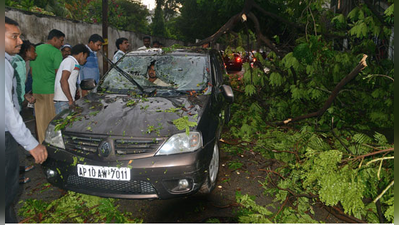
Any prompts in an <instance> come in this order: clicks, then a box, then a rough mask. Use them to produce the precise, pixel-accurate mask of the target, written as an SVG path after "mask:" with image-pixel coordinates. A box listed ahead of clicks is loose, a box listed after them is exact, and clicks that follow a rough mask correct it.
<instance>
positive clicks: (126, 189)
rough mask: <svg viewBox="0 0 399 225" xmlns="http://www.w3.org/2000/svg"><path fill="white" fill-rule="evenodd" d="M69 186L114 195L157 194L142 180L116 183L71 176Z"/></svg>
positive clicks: (150, 185)
mask: <svg viewBox="0 0 399 225" xmlns="http://www.w3.org/2000/svg"><path fill="white" fill-rule="evenodd" d="M67 186H68V187H70V188H79V189H86V190H92V191H97V192H106V193H112V194H156V191H155V189H154V187H153V186H152V184H151V183H149V182H147V181H142V180H132V181H114V180H101V179H93V178H85V177H79V176H76V175H70V176H69V177H68V180H67Z"/></svg>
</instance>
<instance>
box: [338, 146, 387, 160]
mask: <svg viewBox="0 0 399 225" xmlns="http://www.w3.org/2000/svg"><path fill="white" fill-rule="evenodd" d="M394 150H395V149H394V148H388V149H384V150H381V151H376V152H371V153H368V154H364V155H359V156H357V157H356V158H353V159H344V160H342V161H341V162H345V161H349V160H358V159H361V158H364V157H367V156H372V155H378V154H381V153H385V152H392V151H394Z"/></svg>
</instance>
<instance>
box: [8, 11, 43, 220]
mask: <svg viewBox="0 0 399 225" xmlns="http://www.w3.org/2000/svg"><path fill="white" fill-rule="evenodd" d="M18 26H19V25H18V23H17V22H16V21H14V20H12V19H10V18H8V17H5V46H4V49H5V63H4V65H5V79H4V80H5V99H4V106H5V107H4V108H5V110H4V114H5V160H4V161H5V170H6V171H5V182H4V183H5V200H6V208H5V214H6V215H5V222H6V223H17V222H18V221H17V217H16V215H15V212H14V209H13V202H14V201H15V198H16V196H17V192H18V185H19V184H18V178H19V157H18V151H17V148H18V144H17V143H19V144H20V145H21V146H22V147H23V148H24V149H25V150H27V151H29V153H30V154H31V155H32V156H33V157H34V158H35V162H36V163H40V164H42V163H43V162H44V161H46V159H47V149H46V147H45V146H43V145H41V144H39V143H38V142H37V140H36V139H35V138H34V137H33V136H32V133H31V132H30V131H29V129H28V128H27V127H26V126H25V123H24V121H23V120H22V117H21V116H20V114H19V110H18V109H17V107H19V104H18V102H16V101H17V100H16V101H15V99H16V94H17V93H16V92H15V90H16V86H15V85H16V80H15V77H14V68H13V67H12V66H11V63H10V61H11V56H12V55H15V54H17V53H18V52H19V51H20V49H21V44H22V40H21V38H20V35H21V31H20V30H19V27H18ZM13 100H14V101H13Z"/></svg>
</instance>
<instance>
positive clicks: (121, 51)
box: [112, 37, 130, 63]
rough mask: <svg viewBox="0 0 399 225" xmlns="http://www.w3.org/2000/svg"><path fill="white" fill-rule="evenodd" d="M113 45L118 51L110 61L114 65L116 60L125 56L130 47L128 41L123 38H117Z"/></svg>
mask: <svg viewBox="0 0 399 225" xmlns="http://www.w3.org/2000/svg"><path fill="white" fill-rule="evenodd" d="M115 45H116V48H117V49H118V51H117V52H116V53H115V54H114V58H113V59H112V62H114V63H116V62H118V60H119V59H120V58H122V56H124V55H125V54H126V52H127V50H128V49H129V47H130V44H129V41H128V40H127V38H124V37H122V38H118V39H117V40H116V42H115Z"/></svg>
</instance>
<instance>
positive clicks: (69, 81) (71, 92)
mask: <svg viewBox="0 0 399 225" xmlns="http://www.w3.org/2000/svg"><path fill="white" fill-rule="evenodd" d="M71 54H72V55H70V56H68V57H67V58H66V59H64V60H63V61H62V63H61V65H60V68H59V69H58V71H57V75H56V78H55V86H54V105H55V113H56V114H58V113H60V112H61V111H62V110H64V109H68V108H69V107H70V106H72V105H73V104H74V102H75V94H76V80H77V78H78V75H79V70H80V66H83V65H84V64H85V63H86V61H87V57H88V56H89V54H90V51H89V49H87V48H86V46H85V45H84V44H77V45H75V46H74V47H73V48H72V50H71Z"/></svg>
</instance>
